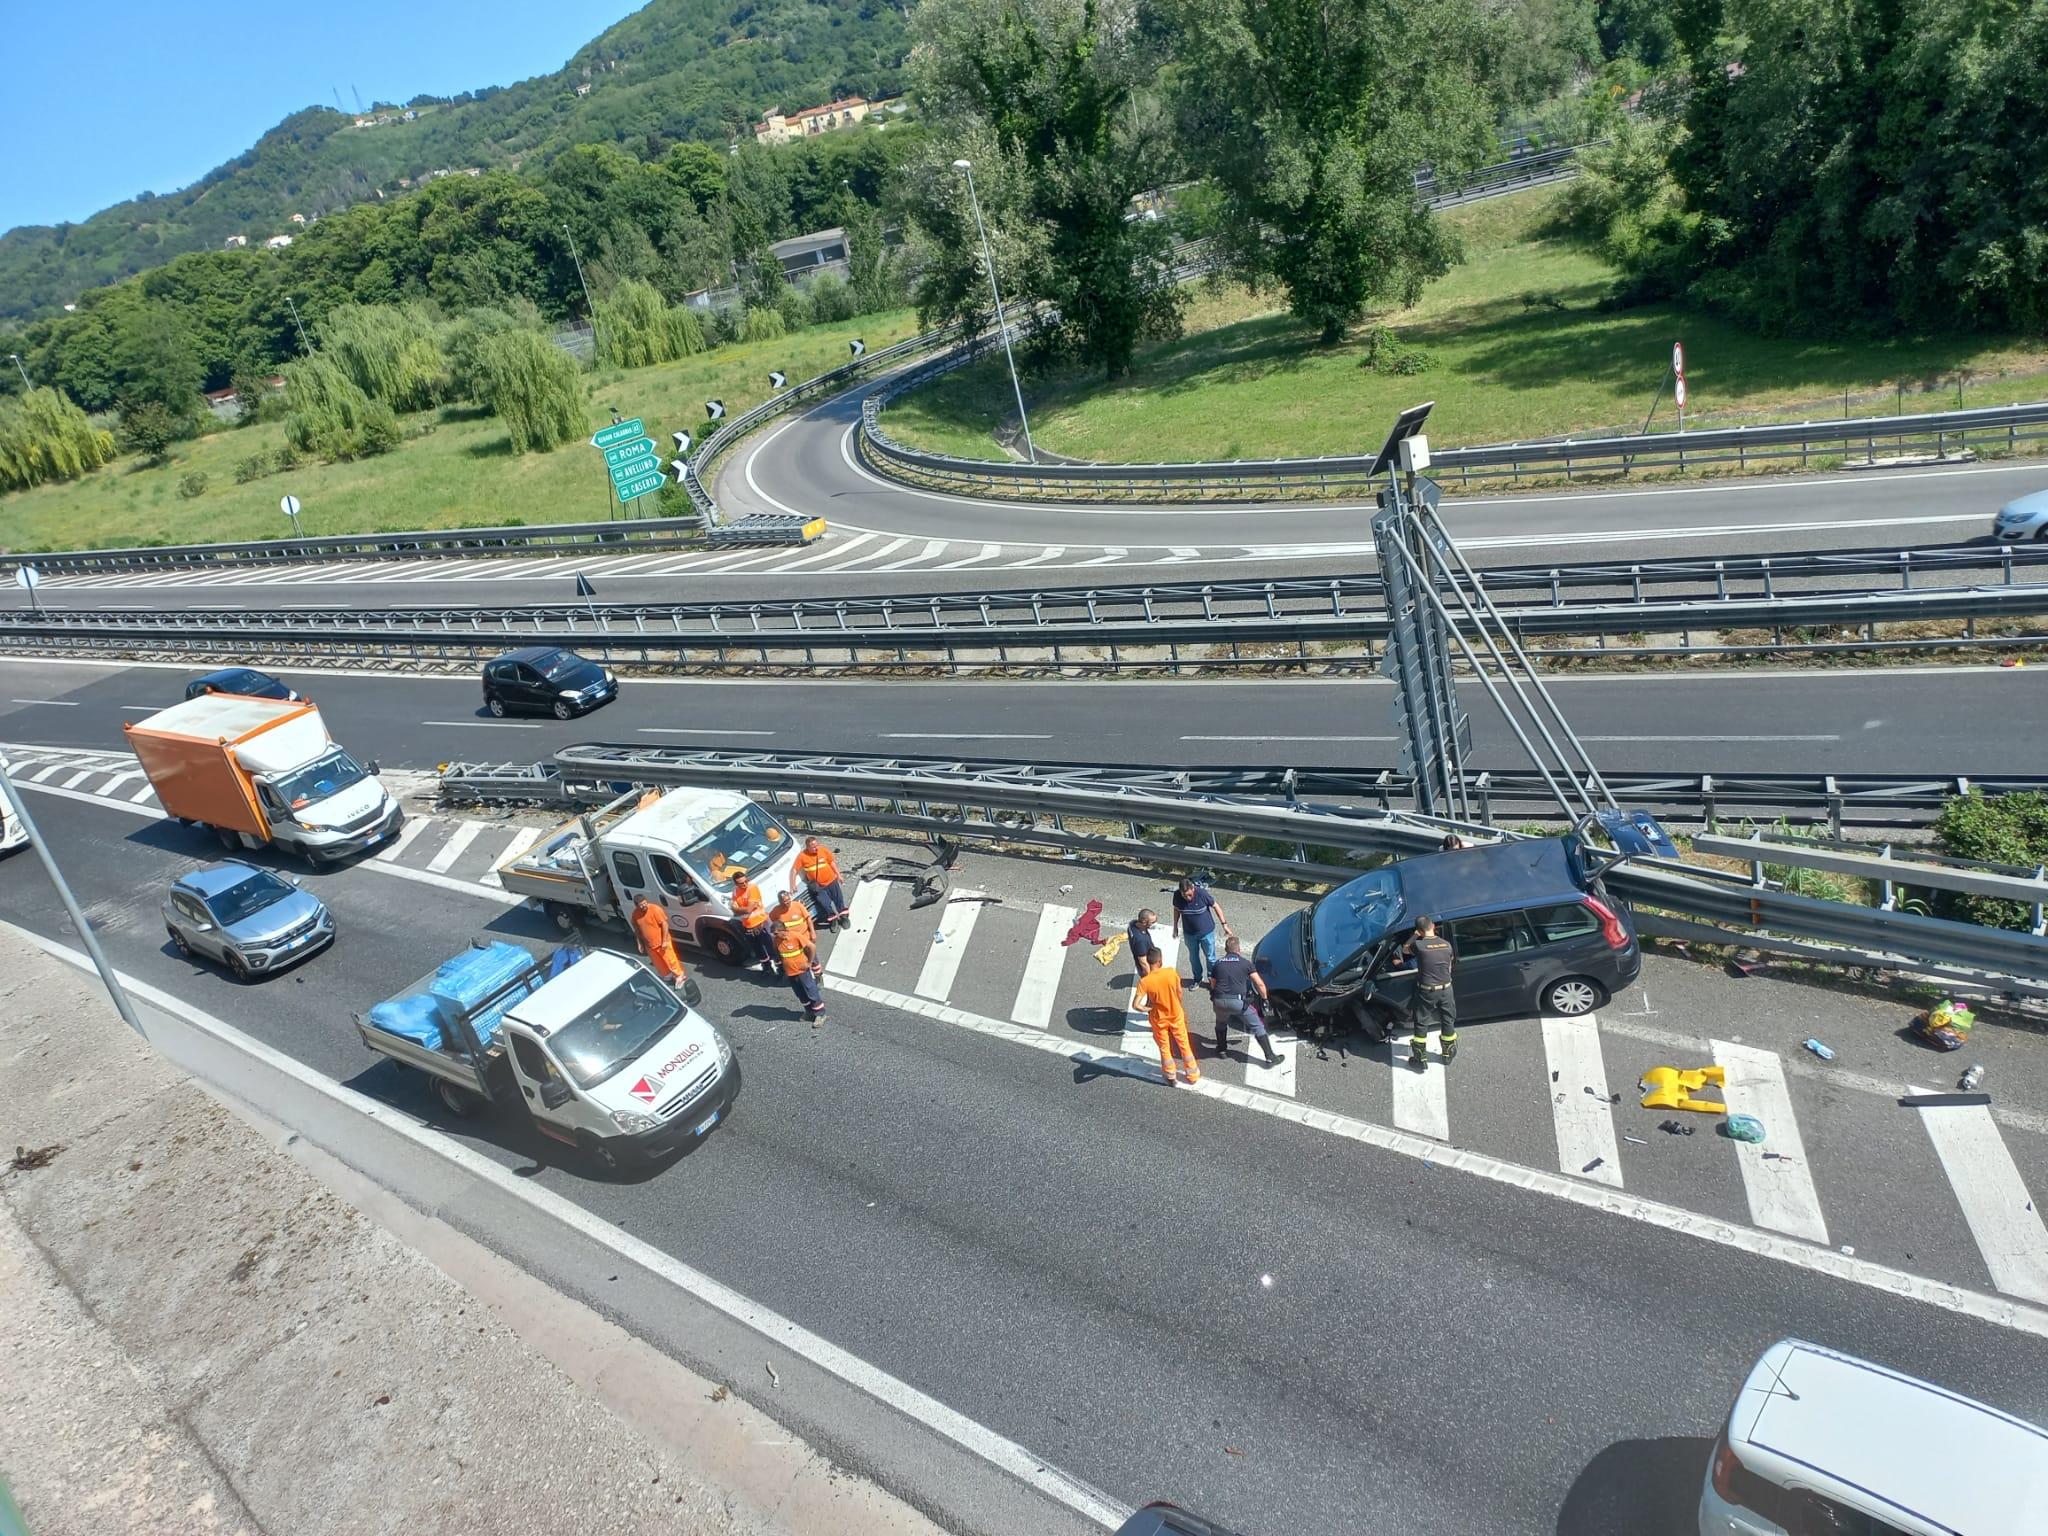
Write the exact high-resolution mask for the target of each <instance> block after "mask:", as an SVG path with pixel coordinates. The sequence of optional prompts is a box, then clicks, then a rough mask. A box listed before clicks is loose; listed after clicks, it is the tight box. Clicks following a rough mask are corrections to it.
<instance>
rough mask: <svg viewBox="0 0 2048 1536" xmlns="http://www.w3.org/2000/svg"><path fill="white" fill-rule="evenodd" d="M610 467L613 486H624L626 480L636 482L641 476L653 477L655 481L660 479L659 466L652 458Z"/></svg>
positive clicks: (629, 461) (627, 461)
mask: <svg viewBox="0 0 2048 1536" xmlns="http://www.w3.org/2000/svg"><path fill="white" fill-rule="evenodd" d="M610 467H611V472H612V484H613V485H624V484H625V483H626V482H627V481H628V480H638V479H639V478H640V477H641V476H642V475H653V476H654V477H655V478H656V479H657V480H658V479H660V478H661V466H660V465H659V464H658V463H656V462H655V461H654V459H653V458H652V457H648V458H644V459H628V460H626V462H625V463H623V464H614V465H612V466H610Z"/></svg>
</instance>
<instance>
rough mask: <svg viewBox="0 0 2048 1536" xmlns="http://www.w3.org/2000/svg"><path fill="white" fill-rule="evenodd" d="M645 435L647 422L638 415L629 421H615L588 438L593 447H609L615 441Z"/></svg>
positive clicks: (621, 441) (627, 440) (628, 439)
mask: <svg viewBox="0 0 2048 1536" xmlns="http://www.w3.org/2000/svg"><path fill="white" fill-rule="evenodd" d="M646 435H647V424H646V423H645V422H643V421H642V420H641V419H640V418H639V417H638V416H635V417H634V418H633V419H632V420H631V421H615V422H613V423H612V424H611V425H610V426H608V427H606V428H605V429H604V430H603V431H602V432H600V433H598V434H597V436H595V437H593V438H592V439H591V440H590V446H591V447H593V448H610V447H612V446H613V445H614V444H617V443H625V442H631V441H632V440H633V439H634V438H636V437H644V436H646Z"/></svg>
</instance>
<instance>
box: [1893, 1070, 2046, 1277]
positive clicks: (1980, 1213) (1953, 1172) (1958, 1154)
mask: <svg viewBox="0 0 2048 1536" xmlns="http://www.w3.org/2000/svg"><path fill="white" fill-rule="evenodd" d="M1916 1113H1918V1114H1919V1116H1920V1123H1921V1124H1922V1125H1924V1126H1926V1127H1927V1139H1928V1140H1929V1141H1932V1142H1933V1143H1934V1151H1935V1155H1936V1156H1937V1157H1939V1158H1940V1159H1941V1167H1942V1171H1943V1172H1944V1173H1946V1174H1947V1175H1948V1182H1949V1184H1950V1186H1951V1187H1952V1188H1953V1189H1954V1190H1955V1192H1956V1203H1957V1204H1958V1205H1960V1206H1961V1207H1962V1208H1963V1220H1964V1221H1966V1222H1968V1223H1969V1225H1970V1235H1971V1236H1972V1237H1974V1238H1975V1239H1976V1240H1977V1250H1978V1252H1980V1253H1982V1254H1983V1255H1984V1267H1985V1268H1986V1269H1987V1270H1989V1271H1990V1273H1991V1283H1992V1284H1993V1285H1995V1286H1997V1287H1998V1288H1999V1289H2000V1290H2001V1291H2004V1292H2005V1293H2006V1294H2007V1295H2008V1296H2024V1297H2025V1298H2026V1299H2027V1300H2028V1301H2039V1302H2048V1226H2044V1225H2043V1224H2042V1221H2041V1213H2040V1211H2039V1210H2037V1209H2036V1208H2035V1206H2034V1201H2033V1197H2032V1196H2031V1195H2029V1194H2028V1193H2027V1186H2026V1181H2025V1180H2024V1179H2022V1178H2021V1177H2020V1170H2019V1167H2018V1165H2016V1164H2015V1163H2014V1162H2013V1160H2012V1153H2011V1152H2009V1151H2007V1150H2006V1145H2005V1141H2004V1138H2002V1137H2001V1136H2000V1135H1999V1134H1998V1126H1997V1125H1996V1124H1995V1123H1994V1122H1993V1121H1992V1119H1991V1110H1990V1108H1989V1107H1988V1106H1987V1105H1983V1104H1945V1105H1932V1106H1929V1107H1927V1108H1925V1109H1921V1110H1918V1111H1916Z"/></svg>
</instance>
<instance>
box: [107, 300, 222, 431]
mask: <svg viewBox="0 0 2048 1536" xmlns="http://www.w3.org/2000/svg"><path fill="white" fill-rule="evenodd" d="M112 366H113V369H114V372H115V373H116V375H117V376H118V377H119V379H120V381H121V383H120V388H119V390H118V391H117V394H116V399H117V403H118V404H119V405H120V407H121V409H122V411H123V412H124V413H127V412H132V411H134V410H137V409H139V408H140V407H142V406H145V405H155V406H160V407H162V408H163V410H164V412H165V413H166V414H167V415H169V416H171V417H172V418H173V419H174V420H176V421H178V422H180V423H185V424H188V425H191V424H196V422H197V418H198V415H199V411H200V409H201V405H202V402H201V399H200V388H201V386H202V385H203V384H204V382H205V379H206V372H205V369H204V368H203V367H202V366H201V365H200V361H199V354H198V351H197V349H196V348H195V347H194V346H193V344H192V333H191V332H190V331H189V330H188V329H187V328H186V327H185V325H184V323H183V321H181V320H180V319H179V318H178V316H177V315H176V314H175V313H173V312H172V310H171V309H170V308H169V306H167V305H163V304H151V303H141V304H135V305H132V306H123V307H122V309H121V310H120V312H119V314H118V315H117V316H116V317H115V319H114V325H113V340H112ZM186 435H189V433H187V434H186Z"/></svg>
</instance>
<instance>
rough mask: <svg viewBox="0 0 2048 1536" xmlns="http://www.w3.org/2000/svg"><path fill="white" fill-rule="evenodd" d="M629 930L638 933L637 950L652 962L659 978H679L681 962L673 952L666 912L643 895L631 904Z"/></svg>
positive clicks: (673, 941)
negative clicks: (638, 946)
mask: <svg viewBox="0 0 2048 1536" xmlns="http://www.w3.org/2000/svg"><path fill="white" fill-rule="evenodd" d="M633 932H634V933H635V934H637V935H638V936H639V939H640V952H641V953H642V954H643V955H645V956H646V957H647V958H648V959H649V960H650V961H651V962H653V965H654V968H655V970H657V971H659V972H660V973H661V978H662V980H664V981H681V980H682V979H683V962H682V960H681V958H680V957H678V956H677V954H676V941H675V935H674V933H672V932H671V931H670V929H669V926H668V913H666V912H664V911H663V910H662V909H661V908H660V907H658V906H656V905H655V904H654V903H653V902H651V901H649V900H648V899H647V898H646V897H645V896H642V897H641V898H640V899H639V900H638V901H636V902H634V903H633Z"/></svg>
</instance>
